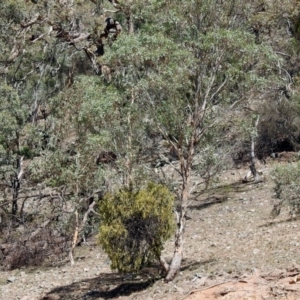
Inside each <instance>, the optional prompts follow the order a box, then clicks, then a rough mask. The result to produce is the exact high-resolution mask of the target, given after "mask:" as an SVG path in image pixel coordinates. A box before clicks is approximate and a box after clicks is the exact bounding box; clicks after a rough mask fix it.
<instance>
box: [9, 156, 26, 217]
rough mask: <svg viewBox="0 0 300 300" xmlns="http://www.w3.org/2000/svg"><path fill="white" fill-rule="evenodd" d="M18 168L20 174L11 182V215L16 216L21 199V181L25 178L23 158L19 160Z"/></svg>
mask: <svg viewBox="0 0 300 300" xmlns="http://www.w3.org/2000/svg"><path fill="white" fill-rule="evenodd" d="M17 168H18V174H16V176H15V177H14V178H13V179H12V181H11V189H12V208H11V213H12V215H13V216H15V215H16V214H17V212H18V197H19V190H20V181H21V179H22V176H23V172H24V170H23V156H22V157H20V158H17Z"/></svg>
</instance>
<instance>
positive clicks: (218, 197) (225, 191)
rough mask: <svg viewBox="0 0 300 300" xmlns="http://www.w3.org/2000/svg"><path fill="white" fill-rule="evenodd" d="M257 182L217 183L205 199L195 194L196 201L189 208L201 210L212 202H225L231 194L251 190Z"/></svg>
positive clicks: (212, 203)
mask: <svg viewBox="0 0 300 300" xmlns="http://www.w3.org/2000/svg"><path fill="white" fill-rule="evenodd" d="M257 184H258V183H255V182H254V181H249V182H241V181H238V182H233V183H230V184H224V185H219V186H216V187H214V188H212V189H211V190H210V193H212V194H211V195H210V196H208V197H206V198H205V199H203V198H199V197H201V196H202V195H201V194H200V195H198V196H197V195H196V196H195V197H194V201H196V202H198V203H199V204H198V203H197V204H195V205H190V206H189V209H191V210H193V209H196V210H201V209H204V208H208V207H210V206H212V205H214V204H217V203H223V202H226V201H227V200H228V199H229V198H230V196H231V194H233V195H234V194H236V193H242V192H248V191H251V190H253V185H256V186H258V185H257Z"/></svg>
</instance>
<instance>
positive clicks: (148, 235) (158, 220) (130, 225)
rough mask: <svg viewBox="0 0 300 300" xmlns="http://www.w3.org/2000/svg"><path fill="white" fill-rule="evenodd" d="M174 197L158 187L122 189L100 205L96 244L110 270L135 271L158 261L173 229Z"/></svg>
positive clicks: (110, 195) (153, 185)
mask: <svg viewBox="0 0 300 300" xmlns="http://www.w3.org/2000/svg"><path fill="white" fill-rule="evenodd" d="M173 201H174V196H173V195H172V194H171V193H170V192H169V190H168V189H167V188H166V187H164V186H162V185H159V184H154V183H149V184H148V186H147V187H146V188H145V189H141V190H138V191H131V190H128V189H121V190H120V191H119V192H117V193H115V194H106V196H105V197H104V199H103V200H102V201H101V202H100V205H99V206H100V207H99V210H100V214H101V220H102V221H101V226H100V234H99V241H100V244H101V245H102V247H103V248H104V250H105V251H106V253H107V254H108V256H109V258H110V260H111V267H112V269H117V270H118V271H120V272H134V271H138V270H139V269H141V268H142V267H143V266H145V265H146V264H147V263H149V262H151V261H152V260H153V259H154V258H158V257H159V256H160V254H161V251H162V249H163V243H164V241H166V240H167V239H168V238H169V237H170V236H171V233H172V232H173V229H174V216H173V213H172V207H173Z"/></svg>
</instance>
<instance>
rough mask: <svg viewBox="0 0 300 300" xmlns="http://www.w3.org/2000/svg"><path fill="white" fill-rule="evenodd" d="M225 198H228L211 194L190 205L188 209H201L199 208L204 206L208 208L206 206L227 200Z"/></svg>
mask: <svg viewBox="0 0 300 300" xmlns="http://www.w3.org/2000/svg"><path fill="white" fill-rule="evenodd" d="M227 199H228V197H227V196H222V195H212V196H209V197H207V198H206V199H203V200H200V201H199V202H200V203H199V204H196V205H190V206H189V209H191V210H194V209H196V210H201V209H204V208H208V207H210V206H212V205H214V204H217V203H222V202H225V201H227Z"/></svg>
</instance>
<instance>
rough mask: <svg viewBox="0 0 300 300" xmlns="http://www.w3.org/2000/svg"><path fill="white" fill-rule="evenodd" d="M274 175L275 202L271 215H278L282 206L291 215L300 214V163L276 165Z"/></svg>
mask: <svg viewBox="0 0 300 300" xmlns="http://www.w3.org/2000/svg"><path fill="white" fill-rule="evenodd" d="M273 175H274V183H275V187H274V192H275V195H274V196H275V198H276V199H277V203H275V205H274V207H273V210H272V215H273V216H274V217H275V216H278V215H279V214H280V212H281V209H282V207H283V206H287V207H288V208H289V213H290V214H291V215H292V216H295V215H300V198H299V195H300V163H297V164H296V165H292V164H289V165H286V166H280V167H277V168H276V169H275V171H274V173H273Z"/></svg>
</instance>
